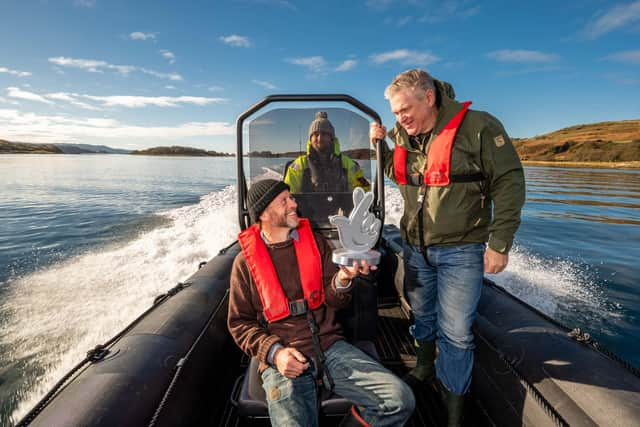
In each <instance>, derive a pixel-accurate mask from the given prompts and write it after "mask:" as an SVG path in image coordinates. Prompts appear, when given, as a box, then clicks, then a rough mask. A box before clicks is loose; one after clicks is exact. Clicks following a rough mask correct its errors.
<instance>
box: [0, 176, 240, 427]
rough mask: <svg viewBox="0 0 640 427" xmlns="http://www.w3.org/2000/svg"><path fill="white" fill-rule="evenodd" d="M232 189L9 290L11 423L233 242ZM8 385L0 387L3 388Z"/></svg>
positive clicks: (6, 337) (0, 339) (4, 337)
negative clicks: (13, 366)
mask: <svg viewBox="0 0 640 427" xmlns="http://www.w3.org/2000/svg"><path fill="white" fill-rule="evenodd" d="M236 197H237V196H236V191H235V187H227V188H225V189H224V190H222V191H220V192H215V193H211V194H209V195H207V196H204V197H202V198H201V201H200V203H198V204H196V205H191V206H186V207H182V208H178V209H173V210H170V211H167V212H162V213H161V215H164V216H166V217H167V218H169V219H170V220H171V221H172V222H171V224H170V225H168V226H166V227H162V228H157V229H154V230H152V231H150V232H145V233H143V234H141V235H139V236H137V237H136V238H134V239H133V240H131V241H129V242H128V243H126V244H125V245H124V246H118V247H109V248H104V249H103V250H99V251H94V252H91V253H87V254H84V255H80V256H77V257H74V258H72V259H69V260H67V261H65V262H63V263H61V264H57V265H55V266H53V267H51V268H47V269H44V270H42V271H38V272H36V273H33V274H29V275H27V276H25V277H22V278H20V279H18V280H16V281H15V282H13V283H11V284H10V289H9V291H8V294H7V295H6V297H5V298H4V300H3V301H2V303H1V305H0V313H6V314H5V316H6V320H5V324H4V325H3V330H2V334H1V335H0V343H1V344H2V346H3V347H5V348H7V349H9V352H10V354H8V355H7V358H8V359H9V360H14V361H16V363H17V364H18V365H19V366H20V367H19V369H20V370H21V374H20V376H15V377H14V380H15V381H16V383H19V384H16V385H15V387H16V388H17V389H18V392H17V394H16V396H15V398H16V399H17V401H19V402H20V403H19V404H18V406H17V409H16V410H15V411H14V412H13V414H12V420H13V421H14V422H16V421H17V420H19V419H20V418H21V417H22V416H24V415H25V414H26V412H27V411H28V410H29V409H30V408H32V407H33V406H34V405H35V404H36V402H37V401H38V400H39V399H40V398H41V397H42V396H43V395H44V394H45V393H46V392H47V391H48V390H49V389H50V388H51V387H52V386H53V384H54V383H55V382H56V381H58V380H59V379H60V378H61V377H62V376H63V375H64V374H65V373H66V372H67V371H68V370H69V369H71V368H72V367H73V366H74V365H75V364H76V363H78V362H79V361H80V360H82V359H83V358H84V357H85V355H86V352H87V351H88V350H89V349H91V348H93V347H94V346H95V345H97V344H100V343H103V342H105V341H107V340H108V339H109V338H110V337H112V336H113V335H115V334H116V333H117V332H119V331H120V330H121V329H122V328H124V327H125V326H126V325H127V324H128V323H130V322H131V321H132V320H133V319H135V318H136V317H137V316H138V315H139V314H140V313H142V312H143V311H144V310H146V309H147V308H149V307H150V306H151V304H152V302H153V299H154V298H155V297H156V296H157V295H159V294H161V293H163V292H165V291H166V290H168V289H169V288H171V287H173V286H174V285H175V284H176V283H177V282H178V281H181V280H184V279H186V278H187V277H188V276H189V275H191V274H192V273H193V272H194V271H195V270H196V268H197V265H198V263H199V262H200V261H206V260H209V259H210V258H211V257H213V256H214V255H215V254H216V253H217V252H218V251H219V250H220V249H221V248H222V247H224V246H226V245H228V244H229V243H231V242H232V241H234V240H235V238H236V235H237V232H238V225H237V219H236V218H237V213H236ZM6 385H7V384H5V386H6Z"/></svg>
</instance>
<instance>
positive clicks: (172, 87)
mask: <svg viewBox="0 0 640 427" xmlns="http://www.w3.org/2000/svg"><path fill="white" fill-rule="evenodd" d="M164 88H165V89H169V90H175V88H176V87H175V86H173V85H166V86H165V87H164Z"/></svg>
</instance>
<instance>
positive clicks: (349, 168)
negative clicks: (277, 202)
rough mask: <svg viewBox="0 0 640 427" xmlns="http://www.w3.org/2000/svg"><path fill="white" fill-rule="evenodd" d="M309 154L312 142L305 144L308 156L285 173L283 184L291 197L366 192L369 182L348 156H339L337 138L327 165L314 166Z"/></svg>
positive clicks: (303, 156) (296, 160) (301, 158)
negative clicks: (320, 192)
mask: <svg viewBox="0 0 640 427" xmlns="http://www.w3.org/2000/svg"><path fill="white" fill-rule="evenodd" d="M311 150H312V148H311V141H307V154H304V155H302V156H299V157H298V158H296V159H295V160H294V161H293V162H292V163H291V164H290V165H288V167H287V170H286V171H285V176H284V182H285V183H286V184H287V185H289V188H290V189H291V192H292V193H306V192H314V191H322V192H351V191H353V189H354V188H355V187H362V188H363V190H365V191H369V181H367V179H366V178H365V176H364V172H363V171H362V168H360V165H359V164H358V163H357V162H356V161H354V160H352V159H351V158H350V157H349V156H347V155H345V154H341V153H340V141H339V140H338V138H335V139H334V143H333V150H334V152H333V155H332V157H331V160H330V162H331V164H329V165H327V164H322V165H321V164H317V165H314V164H313V159H312V153H311ZM314 166H316V173H315V174H314V173H313V171H314Z"/></svg>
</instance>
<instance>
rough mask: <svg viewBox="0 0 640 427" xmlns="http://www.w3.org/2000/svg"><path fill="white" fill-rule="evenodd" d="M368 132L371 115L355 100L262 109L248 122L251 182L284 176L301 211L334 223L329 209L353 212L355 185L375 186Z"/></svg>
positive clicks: (323, 224) (318, 221)
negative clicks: (356, 106) (344, 103)
mask: <svg viewBox="0 0 640 427" xmlns="http://www.w3.org/2000/svg"><path fill="white" fill-rule="evenodd" d="M313 134H316V135H315V136H312V135H313ZM368 135H369V120H368V119H367V118H366V116H363V115H362V113H360V112H359V111H357V110H355V109H354V110H352V109H350V106H347V107H345V108H341V107H316V106H314V107H300V108H290V107H287V108H272V109H269V110H268V111H266V112H262V111H261V112H260V115H258V116H255V117H253V118H252V119H250V120H248V121H247V122H245V125H244V126H243V141H244V142H243V156H244V162H243V163H244V166H243V167H244V172H245V178H246V182H247V185H248V187H251V184H252V183H254V182H256V181H258V180H261V179H265V178H273V179H283V180H284V181H285V182H286V183H287V184H289V186H290V187H291V192H292V193H293V194H294V195H295V198H296V201H297V202H298V206H299V213H300V215H301V216H303V217H305V218H309V219H310V220H311V223H312V224H313V226H314V227H316V228H330V227H331V224H330V223H329V219H328V217H329V216H330V215H337V214H341V213H342V214H343V215H345V216H347V215H349V213H350V212H351V209H352V208H353V201H352V192H353V189H354V188H355V187H362V188H364V189H365V190H367V191H368V190H370V189H371V186H372V177H373V176H375V152H374V151H373V150H372V149H371V148H372V147H371V145H370V143H369V136H368Z"/></svg>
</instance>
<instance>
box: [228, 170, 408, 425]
mask: <svg viewBox="0 0 640 427" xmlns="http://www.w3.org/2000/svg"><path fill="white" fill-rule="evenodd" d="M247 207H248V209H249V215H250V216H251V220H252V222H253V223H254V224H253V225H252V226H251V227H249V228H247V229H246V230H244V231H243V232H241V233H240V235H239V237H238V240H239V242H240V246H241V248H242V252H241V253H239V254H238V256H237V257H236V259H235V261H234V263H233V268H232V271H231V287H230V297H229V317H228V327H229V331H230V332H231V335H232V336H233V339H234V340H235V342H236V343H237V344H238V346H239V347H240V348H241V349H242V350H243V351H244V352H246V353H247V354H249V355H251V356H255V357H256V358H257V359H258V360H259V362H260V367H259V371H260V373H261V377H262V381H263V388H264V390H265V394H266V397H267V404H268V409H269V416H270V418H271V424H272V425H273V426H284V425H286V426H304V427H308V426H317V425H318V400H317V399H318V395H317V393H316V387H317V386H318V383H319V382H320V381H322V380H324V385H325V387H327V388H330V389H331V388H332V390H333V391H334V392H335V393H337V394H339V395H340V396H342V397H344V398H345V399H348V400H349V401H351V402H353V403H354V404H355V405H357V406H359V407H361V408H363V409H362V414H361V415H360V414H359V413H358V411H357V410H356V409H355V407H353V408H352V411H351V412H350V413H349V414H348V415H347V418H348V420H347V421H345V424H343V425H356V426H357V425H366V424H363V423H364V422H366V423H369V424H370V425H372V426H401V425H403V424H404V423H405V422H406V421H407V420H408V419H409V417H410V416H411V413H412V412H413V409H414V406H415V399H414V396H413V394H412V392H411V389H410V388H409V387H408V386H407V385H406V384H405V383H403V382H402V381H401V380H400V379H399V378H398V377H396V376H395V375H394V374H393V373H391V372H390V371H388V370H387V369H386V368H385V367H384V366H382V365H381V364H380V363H379V362H377V361H376V360H374V359H372V358H371V357H370V356H368V355H367V354H366V353H364V352H363V351H361V350H360V349H358V348H357V347H355V346H353V345H351V344H349V343H347V342H346V341H345V340H344V337H343V335H342V330H341V327H340V325H339V324H338V323H337V321H336V310H338V309H339V308H341V307H344V306H346V305H347V303H348V302H349V301H350V298H351V288H352V279H353V278H354V277H356V276H358V275H359V274H368V272H369V268H370V267H369V265H368V264H366V262H365V263H363V264H362V265H357V264H356V263H354V265H353V266H351V267H342V268H341V269H338V268H337V267H336V266H334V265H333V263H332V262H331V253H332V251H331V248H330V247H329V244H328V243H327V242H326V241H325V240H324V238H323V237H322V236H321V235H320V234H314V232H313V231H312V230H311V227H310V225H309V222H308V220H306V219H304V218H299V217H298V215H297V207H298V206H297V204H296V202H295V200H294V198H293V197H292V196H291V193H290V192H289V186H288V185H287V184H285V183H284V182H282V181H275V180H270V179H267V180H263V181H259V182H257V183H255V184H254V185H252V186H251V188H250V189H249V192H248V194H247ZM294 260H295V261H294ZM371 268H375V267H371Z"/></svg>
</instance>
